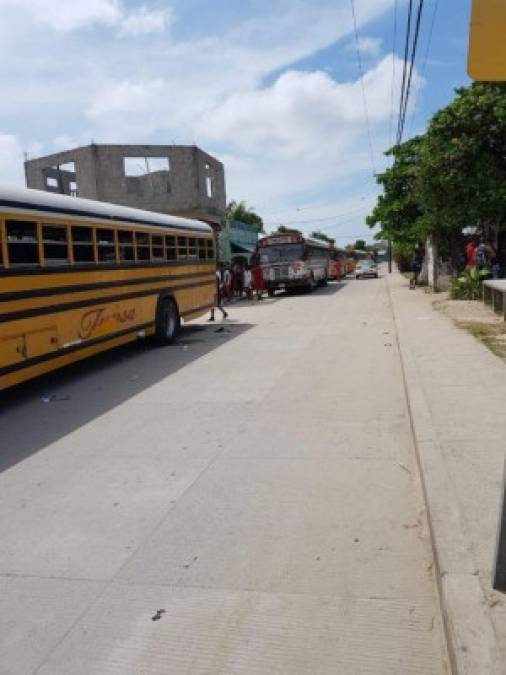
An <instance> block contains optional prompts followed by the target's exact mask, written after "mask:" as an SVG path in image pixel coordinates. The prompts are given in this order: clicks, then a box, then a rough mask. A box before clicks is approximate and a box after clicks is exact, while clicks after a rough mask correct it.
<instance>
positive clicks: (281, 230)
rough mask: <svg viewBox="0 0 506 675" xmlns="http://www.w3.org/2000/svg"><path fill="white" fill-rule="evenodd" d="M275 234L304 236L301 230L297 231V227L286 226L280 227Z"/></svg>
mask: <svg viewBox="0 0 506 675" xmlns="http://www.w3.org/2000/svg"><path fill="white" fill-rule="evenodd" d="M275 234H302V232H301V231H300V230H297V229H295V227H287V226H286V225H280V226H279V227H278V229H277V230H276V232H275Z"/></svg>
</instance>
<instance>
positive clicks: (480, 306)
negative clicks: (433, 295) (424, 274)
mask: <svg viewBox="0 0 506 675" xmlns="http://www.w3.org/2000/svg"><path fill="white" fill-rule="evenodd" d="M433 305H434V308H435V309H437V310H438V311H440V312H442V313H443V314H446V316H448V317H449V318H450V319H452V320H453V322H454V323H455V324H456V325H457V326H459V328H462V329H464V330H466V331H468V332H469V333H471V335H474V337H475V338H476V339H477V340H479V341H480V342H482V343H483V344H484V345H485V346H486V347H488V349H490V351H492V352H493V353H494V354H495V355H496V356H498V357H499V358H501V359H503V361H505V362H506V322H505V321H504V320H503V318H502V316H499V315H497V314H495V313H494V312H493V311H492V310H491V309H490V307H488V306H487V305H485V304H484V303H483V302H481V301H480V300H451V299H450V297H449V294H448V293H444V294H443V295H442V296H441V297H438V299H437V300H435V301H434V303H433Z"/></svg>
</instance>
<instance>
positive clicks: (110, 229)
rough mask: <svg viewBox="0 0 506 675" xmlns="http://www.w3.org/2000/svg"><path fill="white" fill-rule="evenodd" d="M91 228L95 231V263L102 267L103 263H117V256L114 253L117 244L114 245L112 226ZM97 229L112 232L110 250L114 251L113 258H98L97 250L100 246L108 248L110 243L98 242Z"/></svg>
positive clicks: (114, 238) (114, 237)
mask: <svg viewBox="0 0 506 675" xmlns="http://www.w3.org/2000/svg"><path fill="white" fill-rule="evenodd" d="M93 229H94V231H95V240H96V246H97V256H96V260H97V262H96V264H97V265H98V266H99V267H102V266H104V265H117V264H118V258H117V256H116V253H117V251H116V249H117V246H116V236H115V229H114V228H112V227H107V226H101V227H94V228H93ZM99 230H102V231H104V232H111V233H112V250H113V251H114V260H100V259H99V255H98V252H99V249H100V247H102V248H103V249H109V248H111V244H110V243H109V242H107V243H105V244H100V243H99V240H98V239H97V234H98V231H99Z"/></svg>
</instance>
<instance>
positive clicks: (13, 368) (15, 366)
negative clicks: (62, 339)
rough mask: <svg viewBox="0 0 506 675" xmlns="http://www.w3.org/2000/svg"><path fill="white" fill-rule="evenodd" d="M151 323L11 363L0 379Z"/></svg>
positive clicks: (1, 369) (2, 370) (2, 371)
mask: <svg viewBox="0 0 506 675" xmlns="http://www.w3.org/2000/svg"><path fill="white" fill-rule="evenodd" d="M153 325H154V324H153V322H152V321H151V322H149V323H143V324H139V325H137V326H132V327H131V328H126V329H125V330H121V331H118V332H117V333H110V334H109V335H104V336H102V337H97V338H93V340H88V341H87V342H83V343H81V344H78V345H72V346H71V347H67V348H66V349H60V350H58V351H57V352H48V353H47V354H42V355H41V356H34V357H33V358H31V359H27V360H26V361H22V362H20V363H12V364H11V365H10V366H4V367H3V368H0V377H2V376H3V375H10V374H11V373H15V372H17V371H18V370H23V369H24V368H31V367H32V366H38V365H39V363H44V362H46V361H51V360H53V359H57V358H60V357H61V356H66V355H67V354H72V353H73V352H77V351H79V350H81V349H87V348H88V347H94V346H95V345H98V344H101V343H103V342H108V341H109V340H115V339H116V338H119V337H122V336H123V335H128V334H129V333H135V332H138V331H140V330H145V329H146V328H150V327H151V326H153Z"/></svg>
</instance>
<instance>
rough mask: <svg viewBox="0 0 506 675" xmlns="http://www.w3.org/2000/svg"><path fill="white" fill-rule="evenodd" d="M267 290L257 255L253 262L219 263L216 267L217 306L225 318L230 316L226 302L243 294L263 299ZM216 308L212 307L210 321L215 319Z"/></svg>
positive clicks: (247, 296)
mask: <svg viewBox="0 0 506 675" xmlns="http://www.w3.org/2000/svg"><path fill="white" fill-rule="evenodd" d="M266 291H267V288H266V286H265V281H264V276H263V272H262V268H261V266H260V265H259V263H258V261H257V260H256V259H255V257H253V258H252V259H251V264H248V263H246V264H244V265H242V264H240V263H234V264H233V265H230V264H229V263H218V266H217V268H216V307H217V308H218V309H219V310H220V312H221V313H222V315H223V318H224V319H226V318H227V316H228V314H227V312H226V310H225V309H224V307H223V304H224V303H227V302H230V301H231V300H232V298H237V299H240V298H242V297H243V296H246V298H248V300H252V299H253V297H256V299H257V300H262V298H263V295H264V293H265V292H266ZM214 309H215V308H214V307H213V308H212V309H211V316H210V318H209V321H214Z"/></svg>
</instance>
